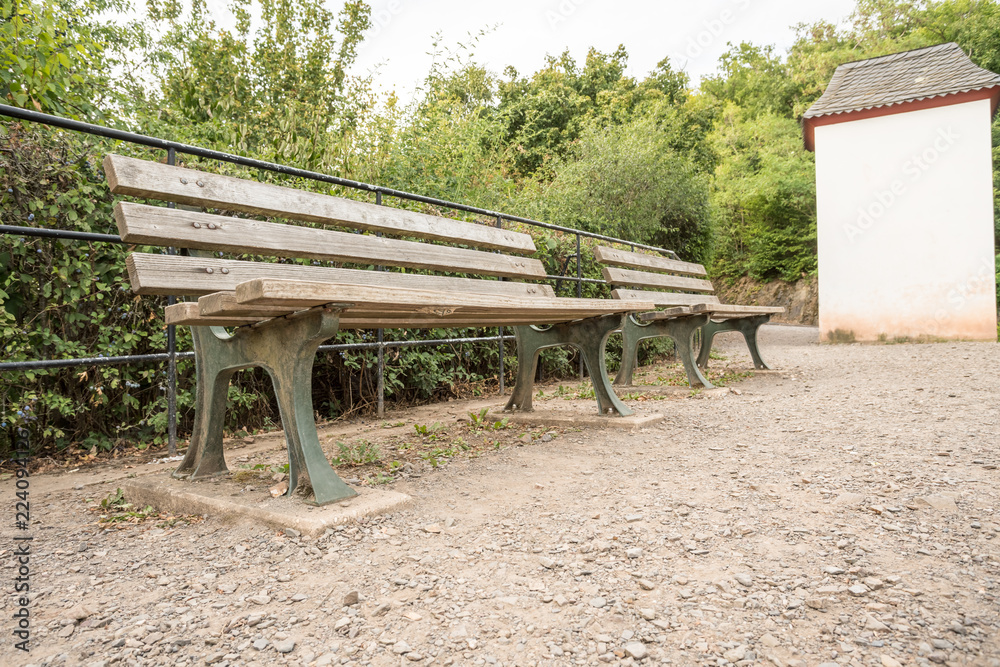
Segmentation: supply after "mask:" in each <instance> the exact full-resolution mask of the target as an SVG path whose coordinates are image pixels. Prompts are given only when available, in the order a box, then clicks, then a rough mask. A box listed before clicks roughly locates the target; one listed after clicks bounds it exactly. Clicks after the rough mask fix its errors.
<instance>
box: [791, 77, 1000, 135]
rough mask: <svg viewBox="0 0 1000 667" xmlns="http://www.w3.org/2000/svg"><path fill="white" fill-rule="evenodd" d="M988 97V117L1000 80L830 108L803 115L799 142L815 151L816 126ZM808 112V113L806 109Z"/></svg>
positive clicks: (998, 93) (998, 97)
mask: <svg viewBox="0 0 1000 667" xmlns="http://www.w3.org/2000/svg"><path fill="white" fill-rule="evenodd" d="M983 99H989V100H990V114H991V115H990V117H991V118H992V117H993V115H995V114H996V112H997V105H998V103H1000V83H995V84H992V85H990V86H981V87H979V88H971V89H968V90H961V91H956V92H950V93H942V94H940V95H929V96H925V97H918V98H914V99H910V100H903V101H900V102H889V103H887V104H876V105H872V106H870V107H864V108H861V109H847V110H844V111H833V112H829V113H823V114H816V115H814V116H803V118H802V141H803V143H804V144H805V147H806V150H808V151H815V150H816V128H817V127H819V126H821V125H836V124H838V123H847V122H851V121H855V120H864V119H865V118H876V117H879V116H890V115H893V114H898V113H908V112H910V111H921V110H923V109H934V108H938V107H945V106H951V105H954V104H965V103H966V102H974V101H976V100H983ZM807 113H808V112H807Z"/></svg>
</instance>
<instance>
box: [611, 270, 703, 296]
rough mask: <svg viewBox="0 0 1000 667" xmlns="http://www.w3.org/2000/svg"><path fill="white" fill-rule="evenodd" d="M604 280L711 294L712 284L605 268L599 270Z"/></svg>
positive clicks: (690, 279)
mask: <svg viewBox="0 0 1000 667" xmlns="http://www.w3.org/2000/svg"><path fill="white" fill-rule="evenodd" d="M601 273H603V274H604V279H605V280H607V281H608V282H609V283H611V284H612V285H624V286H627V287H653V288H659V289H681V290H686V291H688V292H713V291H714V289H713V288H712V283H711V282H709V281H707V280H699V279H697V278H686V277H684V276H671V275H667V274H664V273H647V272H645V271H633V270H631V269H619V268H616V267H613V266H605V267H604V268H602V269H601Z"/></svg>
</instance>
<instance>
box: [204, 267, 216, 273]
mask: <svg viewBox="0 0 1000 667" xmlns="http://www.w3.org/2000/svg"><path fill="white" fill-rule="evenodd" d="M205 273H215V269H213V268H212V267H208V268H207V269H205Z"/></svg>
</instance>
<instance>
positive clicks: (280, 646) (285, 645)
mask: <svg viewBox="0 0 1000 667" xmlns="http://www.w3.org/2000/svg"><path fill="white" fill-rule="evenodd" d="M274 650H275V651H277V652H278V653H291V652H292V651H294V650H295V640H294V639H281V640H278V641H276V642H274Z"/></svg>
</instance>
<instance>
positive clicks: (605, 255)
mask: <svg viewBox="0 0 1000 667" xmlns="http://www.w3.org/2000/svg"><path fill="white" fill-rule="evenodd" d="M594 259H596V260H597V262H598V264H610V265H612V266H624V267H626V268H629V269H647V270H649V271H662V272H667V273H676V274H678V275H682V276H707V275H708V273H707V272H706V271H705V267H704V266H702V265H701V264H694V263H692V262H681V261H679V260H676V259H665V258H663V257H657V256H656V255H643V254H642V253H638V252H629V251H628V250H617V249H615V248H609V247H607V246H597V247H596V248H594Z"/></svg>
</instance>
